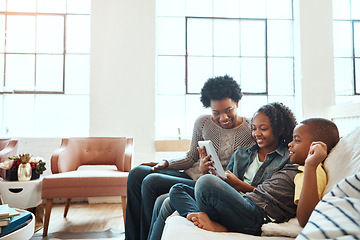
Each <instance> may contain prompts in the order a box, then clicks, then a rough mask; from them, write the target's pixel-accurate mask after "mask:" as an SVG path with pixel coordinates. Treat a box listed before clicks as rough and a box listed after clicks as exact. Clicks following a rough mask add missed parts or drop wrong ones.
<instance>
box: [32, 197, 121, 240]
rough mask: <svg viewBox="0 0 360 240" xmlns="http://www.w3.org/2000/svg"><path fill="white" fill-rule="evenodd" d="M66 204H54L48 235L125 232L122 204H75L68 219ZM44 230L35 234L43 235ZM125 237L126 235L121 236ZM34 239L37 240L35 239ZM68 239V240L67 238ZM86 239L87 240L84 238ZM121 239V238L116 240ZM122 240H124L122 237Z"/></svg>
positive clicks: (71, 206)
mask: <svg viewBox="0 0 360 240" xmlns="http://www.w3.org/2000/svg"><path fill="white" fill-rule="evenodd" d="M63 214H64V204H54V205H53V209H52V211H51V216H50V222H49V230H48V235H51V234H52V233H53V234H54V233H57V238H56V239H65V238H61V236H60V237H59V234H58V232H67V233H68V232H103V231H106V230H108V229H112V230H115V231H117V232H118V233H119V232H121V233H123V232H124V220H123V213H122V208H121V204H120V203H96V204H88V203H75V204H71V205H70V208H69V212H68V215H67V217H66V218H64V217H63ZM42 233H43V229H40V230H39V231H37V232H36V233H35V236H39V235H42ZM121 236H124V234H121ZM34 239H37V238H35V237H34ZM66 239H67V238H66ZM82 239H86V238H82ZM116 239H120V238H116ZM121 239H124V238H123V237H121Z"/></svg>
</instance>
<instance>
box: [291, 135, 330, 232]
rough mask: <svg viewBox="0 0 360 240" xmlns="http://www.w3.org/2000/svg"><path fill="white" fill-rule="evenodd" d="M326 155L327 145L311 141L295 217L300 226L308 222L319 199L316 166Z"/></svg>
mask: <svg viewBox="0 0 360 240" xmlns="http://www.w3.org/2000/svg"><path fill="white" fill-rule="evenodd" d="M326 156H327V146H326V144H325V143H323V142H313V143H312V144H311V146H310V150H309V154H308V156H307V158H306V160H305V166H304V182H303V187H302V190H301V194H300V199H299V203H298V207H297V213H296V217H297V219H298V221H299V224H300V226H301V227H304V226H305V224H306V223H307V222H308V220H309V217H310V215H311V213H312V211H313V210H314V209H315V206H316V204H317V203H318V202H319V201H320V199H319V195H318V187H317V177H316V168H317V167H318V165H319V164H320V163H321V162H322V161H323V160H324V159H325V158H326Z"/></svg>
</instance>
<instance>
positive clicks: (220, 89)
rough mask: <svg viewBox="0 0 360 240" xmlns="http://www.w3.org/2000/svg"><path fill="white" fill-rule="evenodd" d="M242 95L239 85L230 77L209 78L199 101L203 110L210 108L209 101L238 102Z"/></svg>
mask: <svg viewBox="0 0 360 240" xmlns="http://www.w3.org/2000/svg"><path fill="white" fill-rule="evenodd" d="M242 96H243V94H242V92H241V88H240V86H239V84H238V83H237V82H236V81H235V80H234V79H233V78H232V77H230V76H228V75H225V76H220V77H214V78H209V79H208V80H207V81H206V82H205V84H204V86H203V87H202V89H201V96H200V101H201V102H202V104H203V106H204V107H205V108H208V107H210V101H211V100H222V99H225V98H231V99H232V100H233V101H234V102H236V103H237V102H239V101H240V100H241V98H242Z"/></svg>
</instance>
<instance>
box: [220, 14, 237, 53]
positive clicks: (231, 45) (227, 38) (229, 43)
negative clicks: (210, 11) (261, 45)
mask: <svg viewBox="0 0 360 240" xmlns="http://www.w3.org/2000/svg"><path fill="white" fill-rule="evenodd" d="M239 45H240V44H239V21H238V20H214V55H215V56H240V52H239V47H240V46H239Z"/></svg>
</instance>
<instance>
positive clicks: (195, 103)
mask: <svg viewBox="0 0 360 240" xmlns="http://www.w3.org/2000/svg"><path fill="white" fill-rule="evenodd" d="M210 113H211V110H210V109H209V108H204V107H203V105H202V103H201V102H200V95H186V112H185V116H186V118H185V126H186V132H185V134H186V135H187V136H189V138H190V137H191V136H192V131H193V128H194V123H195V120H196V119H197V118H198V117H199V116H200V115H204V114H210Z"/></svg>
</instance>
